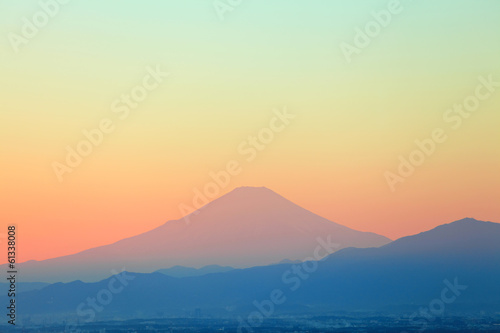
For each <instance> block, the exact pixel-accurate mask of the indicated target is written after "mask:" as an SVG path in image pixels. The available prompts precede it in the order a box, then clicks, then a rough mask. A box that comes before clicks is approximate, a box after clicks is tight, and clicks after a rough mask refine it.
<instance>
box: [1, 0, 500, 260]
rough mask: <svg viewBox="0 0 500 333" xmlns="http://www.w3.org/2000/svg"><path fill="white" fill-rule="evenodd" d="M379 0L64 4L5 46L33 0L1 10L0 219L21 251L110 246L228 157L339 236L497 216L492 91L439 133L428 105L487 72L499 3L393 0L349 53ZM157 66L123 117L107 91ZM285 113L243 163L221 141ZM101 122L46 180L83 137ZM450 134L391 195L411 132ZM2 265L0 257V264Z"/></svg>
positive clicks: (140, 228)
mask: <svg viewBox="0 0 500 333" xmlns="http://www.w3.org/2000/svg"><path fill="white" fill-rule="evenodd" d="M387 3H388V1H351V0H349V1H347V0H346V1H319V0H317V1H305V0H304V1H298V0H273V1H269V0H252V1H242V3H241V5H239V6H237V7H236V8H234V10H233V11H232V12H228V13H227V15H226V16H225V20H224V21H221V20H220V19H219V18H218V15H217V13H216V11H215V10H214V8H213V6H212V1H208V0H207V1H199V0H177V1H173V0H169V1H141V2H139V1H134V2H132V1H129V2H126V3H124V2H117V1H115V2H111V1H110V2H106V3H102V1H97V0H90V1H72V2H70V3H68V4H66V5H63V6H61V8H60V10H59V12H58V13H57V14H56V15H55V16H54V17H53V18H50V20H49V22H48V24H47V25H46V26H45V27H42V28H40V31H39V32H38V34H36V36H35V37H33V38H32V39H30V40H29V42H28V43H27V44H26V45H24V46H22V47H21V50H20V52H18V53H15V52H14V51H13V49H12V47H11V44H10V42H9V38H8V36H9V35H8V34H9V33H10V32H11V33H17V34H20V32H21V28H22V26H23V20H22V19H23V17H28V18H30V17H32V16H33V15H34V14H35V13H37V12H39V11H40V5H39V4H38V2H37V1H22V2H19V1H14V0H7V1H2V2H1V3H0V21H1V22H2V23H1V26H0V34H1V35H2V36H4V38H1V39H0V52H1V53H0V54H1V61H0V73H1V78H0V94H1V96H2V98H1V108H0V127H1V130H0V136H1V142H2V143H1V145H0V153H1V156H2V172H1V174H0V186H1V191H0V196H1V197H0V199H1V202H2V208H1V212H0V214H1V216H0V218H1V221H2V225H1V226H0V227H2V231H0V234H1V233H4V232H3V230H6V226H7V224H8V223H16V224H17V225H18V239H19V247H18V255H19V259H20V260H21V261H24V260H30V259H36V260H41V259H47V258H51V257H56V256H60V255H65V254H71V253H75V252H78V251H81V250H84V249H87V248H90V247H94V246H99V245H104V244H108V243H111V242H114V241H117V240H119V239H122V238H124V237H129V236H133V235H136V234H138V233H141V232H145V231H147V230H150V229H152V228H154V227H157V226H159V225H161V224H162V223H164V222H166V221H168V220H171V219H177V218H180V217H181V212H180V211H179V205H180V204H181V203H186V204H190V202H191V200H192V197H193V189H194V188H200V189H201V188H202V187H203V186H204V185H205V184H206V183H207V182H209V181H210V177H209V176H208V173H209V172H211V171H218V170H220V169H222V168H224V166H225V165H226V163H227V162H228V161H229V160H233V159H234V160H238V161H241V162H242V164H241V165H242V168H243V171H242V172H241V174H240V175H238V176H235V177H233V178H232V179H231V183H230V185H229V186H228V187H227V188H225V189H223V191H222V192H221V194H223V193H226V192H228V191H230V190H231V189H233V188H235V187H238V186H266V187H268V188H270V189H272V190H274V191H276V192H278V193H280V194H281V195H283V196H285V197H286V198H288V199H290V200H292V201H294V202H295V203H297V204H299V205H301V206H302V207H304V208H306V209H309V210H311V211H313V212H315V213H317V214H319V215H321V216H324V217H326V218H328V219H330V220H332V221H335V222H337V223H340V224H344V225H346V226H349V227H351V228H354V229H358V230H363V231H373V232H376V233H379V234H382V235H385V236H387V237H390V238H392V239H395V238H398V237H401V236H405V235H410V234H414V233H418V232H421V231H424V230H427V229H430V228H433V227H435V226H437V225H439V224H443V223H448V222H452V221H454V220H457V219H460V218H463V217H475V218H477V219H482V220H490V221H496V222H500V209H499V205H498V203H499V202H500V174H499V172H498V170H500V155H499V143H500V131H499V130H498V127H499V123H500V112H499V107H500V88H499V89H498V91H497V92H496V93H494V94H493V95H492V96H491V98H489V99H487V100H486V101H483V102H481V105H480V107H479V108H478V110H477V111H475V112H474V113H473V114H472V115H471V117H469V118H468V119H465V120H464V121H463V124H462V126H461V127H460V128H459V129H457V130H453V129H452V128H451V126H450V124H448V123H445V122H444V121H443V114H444V113H445V111H446V110H447V109H448V108H450V107H451V106H453V104H454V103H461V102H462V101H463V100H464V99H465V98H466V97H468V96H469V95H471V94H473V93H474V90H475V88H476V86H477V85H478V80H477V78H478V76H481V75H482V76H485V77H487V76H488V75H493V77H494V78H496V79H497V80H498V81H500V62H499V59H500V39H499V38H498V32H499V31H500V2H499V1H495V0H489V1H486V0H482V1H477V0H469V1H460V2H457V1H453V0H446V1H445V0H442V1H431V0H427V1H413V2H409V1H401V3H402V7H403V11H402V12H401V13H399V14H397V15H395V16H393V18H392V21H391V22H390V24H389V25H388V26H387V27H385V28H383V29H382V30H381V32H380V34H379V35H378V36H376V37H374V38H373V39H372V41H371V43H370V45H369V46H367V47H366V48H363V49H362V50H361V52H360V54H358V55H355V56H353V58H352V62H351V63H348V62H347V61H346V59H345V58H344V56H343V53H342V51H341V49H340V47H339V45H340V43H342V42H347V43H351V44H352V42H353V39H354V35H355V28H356V27H361V28H363V27H364V26H365V24H367V23H368V22H369V21H371V20H373V18H372V17H371V16H370V13H371V12H372V11H373V10H381V9H384V8H387ZM156 65H160V66H161V67H162V68H163V69H165V70H166V71H168V72H170V76H169V77H168V78H167V79H165V81H164V82H163V83H162V84H161V85H160V86H159V87H158V88H157V89H156V90H154V91H152V92H151V93H150V94H149V95H148V97H147V99H146V100H145V101H144V102H142V103H141V104H140V105H139V107H138V108H137V109H135V110H132V112H131V114H130V116H129V117H128V118H127V119H125V120H123V121H121V120H118V118H117V115H116V114H114V113H113V112H112V111H111V107H110V105H111V103H112V102H113V101H114V100H115V99H117V98H119V97H120V95H121V94H124V93H129V92H130V89H131V88H132V87H134V86H135V85H137V84H139V83H141V82H142V79H143V77H144V76H145V75H146V67H147V66H150V67H153V68H154V67H155V66H156ZM283 106H286V107H287V109H288V110H289V112H291V113H293V114H294V115H296V118H295V119H294V120H293V121H292V123H291V124H290V125H289V126H288V127H287V128H286V130H284V131H283V132H281V133H278V134H276V137H275V139H274V140H273V141H272V142H271V143H270V144H269V145H268V146H267V147H266V148H265V150H263V151H261V152H259V154H258V156H257V158H256V159H255V160H254V161H252V162H250V163H249V162H246V161H245V160H244V158H243V157H242V156H241V155H240V154H238V151H237V147H238V145H239V144H240V143H241V142H242V141H244V140H245V139H246V138H247V137H248V136H249V135H252V134H255V133H257V132H258V131H259V130H260V129H262V128H264V127H266V126H267V125H268V123H269V121H270V119H271V118H272V117H273V112H272V109H273V108H280V107H283ZM103 118H110V119H112V120H113V121H114V124H115V125H116V129H115V130H114V131H113V132H112V133H110V134H109V135H106V137H105V139H104V142H103V144H101V145H99V146H98V147H96V148H95V149H94V151H93V153H92V154H91V155H90V156H88V157H86V158H84V161H83V163H82V164H81V165H80V166H79V167H77V168H75V170H74V172H72V173H71V174H66V175H65V176H64V181H63V182H59V181H58V179H57V177H56V176H55V174H54V171H53V169H52V163H53V161H59V162H64V158H65V149H66V146H68V145H69V146H72V147H75V145H76V144H77V143H78V142H79V141H80V140H82V139H84V136H83V135H82V130H83V129H92V128H95V127H96V126H97V125H98V124H99V121H100V120H101V119H103ZM437 127H439V128H443V130H444V131H445V132H446V134H447V135H448V140H447V141H446V142H444V143H442V144H440V145H438V147H437V149H436V152H435V153H434V154H433V155H432V156H430V157H429V158H427V159H426V160H425V162H424V164H423V165H421V166H420V167H418V168H417V169H416V171H415V174H414V175H412V176H411V177H409V178H408V179H407V180H406V181H405V182H404V183H401V184H398V185H396V191H395V192H391V191H390V189H389V187H388V185H387V183H386V181H385V178H384V173H385V172H386V171H392V172H395V170H396V169H397V166H398V156H399V155H403V156H408V155H409V154H410V153H411V152H412V151H413V150H414V149H415V148H416V146H415V143H414V141H415V140H416V139H424V138H428V137H429V136H430V133H431V132H432V130H433V129H434V128H437ZM2 262H4V259H3V256H2Z"/></svg>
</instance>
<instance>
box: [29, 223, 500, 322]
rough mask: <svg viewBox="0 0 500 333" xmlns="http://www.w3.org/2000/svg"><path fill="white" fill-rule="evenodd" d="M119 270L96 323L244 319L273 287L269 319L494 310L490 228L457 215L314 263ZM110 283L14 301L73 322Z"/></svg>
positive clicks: (493, 229)
mask: <svg viewBox="0 0 500 333" xmlns="http://www.w3.org/2000/svg"><path fill="white" fill-rule="evenodd" d="M126 274H129V275H130V276H132V277H133V280H130V281H128V282H127V286H126V287H124V288H123V290H121V292H119V293H117V294H115V295H113V299H112V301H111V302H109V304H106V305H105V307H104V310H103V311H101V312H99V313H97V317H96V318H97V319H96V320H99V319H110V318H115V317H116V316H118V315H119V316H121V317H127V316H130V317H132V316H135V317H142V318H149V317H155V316H161V315H162V314H168V315H170V316H175V315H179V316H186V315H190V314H192V313H193V311H194V310H195V309H197V308H199V309H201V311H203V313H205V314H214V315H226V316H227V315H239V316H242V317H243V318H246V317H245V316H246V315H248V314H249V313H251V312H252V311H256V309H257V308H258V307H259V306H262V304H268V303H266V300H267V301H269V300H270V299H273V297H274V296H272V295H273V293H274V295H275V296H276V292H277V290H278V291H279V293H281V296H280V297H279V298H280V300H281V301H282V302H280V303H279V304H276V305H274V306H273V308H274V310H273V312H272V314H273V315H274V314H283V313H298V312H300V313H302V314H305V313H309V314H311V313H317V314H319V313H331V312H333V311H378V312H382V311H388V312H391V313H401V312H403V313H407V314H410V313H411V312H412V311H416V310H417V309H419V308H420V309H424V310H425V309H426V308H427V309H429V307H434V308H433V309H434V310H435V309H436V308H439V309H440V311H441V306H442V307H443V308H442V311H446V312H447V313H452V312H457V311H468V312H469V313H470V311H498V309H499V308H500V284H499V283H498V281H500V224H498V223H492V222H483V221H477V220H474V219H470V218H467V219H463V220H460V221H456V222H453V223H450V224H445V225H441V226H439V227H437V228H435V229H432V230H430V231H427V232H423V233H420V234H418V235H414V236H409V237H404V238H401V239H398V240H396V241H394V242H392V243H390V244H387V245H384V246H382V247H379V248H367V249H359V248H347V249H344V250H341V251H338V252H336V253H333V254H332V255H330V256H328V257H327V258H325V259H324V260H322V261H319V262H305V263H300V264H299V263H296V264H278V265H270V266H261V267H253V268H247V269H234V270H230V271H228V272H223V273H213V274H207V275H203V276H194V277H185V278H173V277H169V276H166V275H164V274H160V273H152V274H136V273H126ZM125 276H126V275H125ZM113 279H115V280H116V277H111V278H108V279H105V280H103V281H100V282H97V283H83V282H80V281H76V282H71V283H67V284H63V283H57V284H53V285H50V286H47V287H45V288H43V289H41V290H34V291H29V292H24V293H21V294H20V295H19V302H20V304H23V313H24V314H25V315H28V316H32V315H41V314H43V315H48V314H50V315H53V316H59V317H58V318H69V317H71V316H73V317H76V309H77V307H78V306H79V305H80V306H82V304H84V302H86V300H87V299H88V297H95V296H94V295H99V293H102V290H107V289H109V286H110V285H112V284H113V281H112V280H113ZM115 282H116V281H115ZM259 304H260V305H259ZM82 309H89V307H88V306H83V308H80V310H82ZM434 310H433V311H434ZM427 311H429V310H427ZM80 314H81V313H80ZM54 318H56V317H54ZM82 318H83V317H79V319H80V320H81V319H82Z"/></svg>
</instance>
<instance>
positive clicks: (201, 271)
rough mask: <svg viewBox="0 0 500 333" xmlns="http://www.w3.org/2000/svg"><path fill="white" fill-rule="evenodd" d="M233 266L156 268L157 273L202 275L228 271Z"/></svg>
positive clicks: (173, 275) (184, 275)
mask: <svg viewBox="0 0 500 333" xmlns="http://www.w3.org/2000/svg"><path fill="white" fill-rule="evenodd" d="M233 269H234V268H233V267H229V266H219V265H208V266H204V267H202V268H192V267H184V266H174V267H170V268H166V269H159V270H157V272H158V273H161V274H164V275H168V276H172V277H188V276H202V275H206V274H211V273H221V272H229V271H232V270H233Z"/></svg>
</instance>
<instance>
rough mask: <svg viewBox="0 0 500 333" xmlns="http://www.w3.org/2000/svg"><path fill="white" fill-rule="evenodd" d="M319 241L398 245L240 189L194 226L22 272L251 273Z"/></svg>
mask: <svg viewBox="0 0 500 333" xmlns="http://www.w3.org/2000/svg"><path fill="white" fill-rule="evenodd" d="M318 237H322V238H327V237H331V239H332V242H335V243H337V244H338V245H339V246H338V248H337V249H341V248H345V247H361V248H365V247H377V246H381V245H385V244H387V243H389V242H390V239H388V238H386V237H383V236H380V235H377V234H374V233H370V232H360V231H356V230H353V229H350V228H348V227H345V226H342V225H340V224H337V223H334V222H331V221H329V220H327V219H325V218H323V217H320V216H318V215H316V214H314V213H312V212H310V211H308V210H306V209H303V208H301V207H299V206H297V205H296V204H294V203H292V202H290V201H288V200H287V199H285V198H283V197H282V196H280V195H278V194H276V193H275V192H273V191H271V190H269V189H267V188H263V187H260V188H256V187H240V188H237V189H235V190H233V191H231V192H230V193H228V194H226V195H224V196H222V197H220V198H218V199H216V200H214V201H212V202H211V203H209V204H207V205H205V206H204V207H202V208H201V209H200V211H199V213H198V214H195V213H193V214H191V215H189V216H188V218H187V219H179V220H175V221H169V222H167V223H165V224H163V225H162V226H160V227H158V228H156V229H153V230H151V231H149V232H146V233H143V234H140V235H137V236H134V237H131V238H127V239H123V240H121V241H118V242H116V243H114V244H110V245H106V246H101V247H97V248H93V249H89V250H86V251H83V252H80V253H77V254H73V255H69V256H64V257H59V258H55V259H49V260H44V261H29V262H26V263H22V264H21V265H20V266H21V267H22V270H23V279H24V281H27V282H68V281H73V280H82V281H98V280H100V279H103V278H105V277H108V276H110V275H111V274H112V271H121V270H122V269H123V268H124V269H126V270H128V271H134V272H145V273H150V272H154V271H156V270H158V269H164V268H167V267H172V266H176V265H182V266H187V267H203V266H206V265H221V266H232V267H251V266H256V265H268V264H272V263H276V262H279V261H281V260H283V259H291V260H302V259H304V258H306V257H309V256H311V255H312V251H313V250H314V248H315V247H316V246H317V242H318V240H317V239H318ZM2 268H5V267H2Z"/></svg>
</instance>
